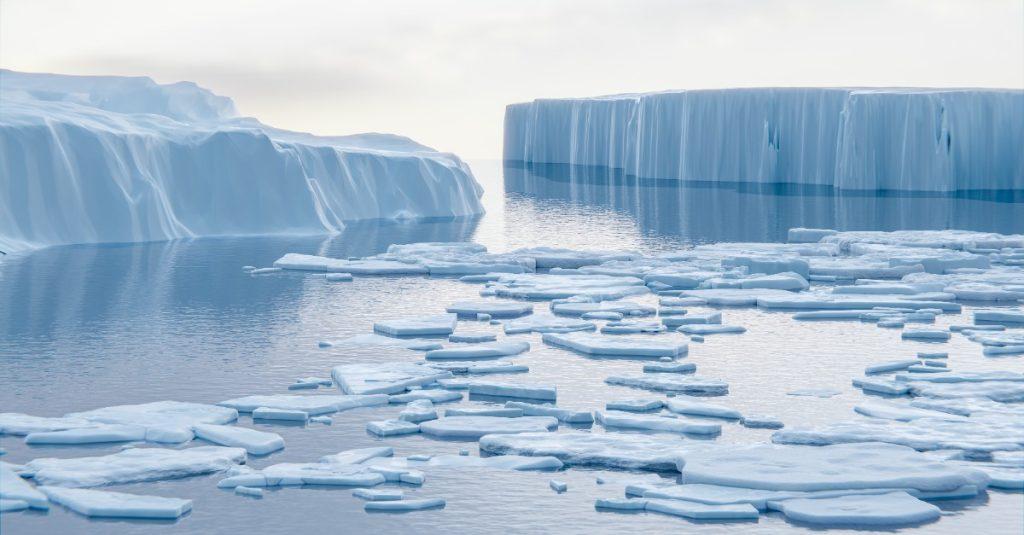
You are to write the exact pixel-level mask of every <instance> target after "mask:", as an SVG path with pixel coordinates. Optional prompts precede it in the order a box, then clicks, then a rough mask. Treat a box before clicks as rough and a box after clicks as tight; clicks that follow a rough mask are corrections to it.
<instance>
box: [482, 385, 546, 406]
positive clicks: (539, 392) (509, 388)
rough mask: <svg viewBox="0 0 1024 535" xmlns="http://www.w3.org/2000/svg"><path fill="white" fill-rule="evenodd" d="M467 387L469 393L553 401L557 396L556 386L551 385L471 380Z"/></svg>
mask: <svg viewBox="0 0 1024 535" xmlns="http://www.w3.org/2000/svg"><path fill="white" fill-rule="evenodd" d="M468 388H469V394H470V395H474V394H475V395H480V396H495V397H504V398H520V399H536V400H541V401H555V399H556V398H557V392H556V388H555V387H553V386H539V385H522V384H513V383H497V382H471V383H469V386H468Z"/></svg>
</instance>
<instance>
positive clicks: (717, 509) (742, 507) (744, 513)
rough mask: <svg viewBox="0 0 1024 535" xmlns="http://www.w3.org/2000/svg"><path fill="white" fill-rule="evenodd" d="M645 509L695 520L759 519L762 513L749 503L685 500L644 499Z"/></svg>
mask: <svg viewBox="0 0 1024 535" xmlns="http://www.w3.org/2000/svg"><path fill="white" fill-rule="evenodd" d="M644 501H645V502H646V504H645V505H644V510H646V511H654V512H658V513H663V514H667V515H673V516H680V517H683V518H692V519H695V520H757V518H758V516H759V515H760V513H759V512H758V510H757V509H756V508H755V507H754V506H753V505H750V504H749V503H737V504H728V505H708V504H705V503H697V502H690V501H685V500H657V499H644Z"/></svg>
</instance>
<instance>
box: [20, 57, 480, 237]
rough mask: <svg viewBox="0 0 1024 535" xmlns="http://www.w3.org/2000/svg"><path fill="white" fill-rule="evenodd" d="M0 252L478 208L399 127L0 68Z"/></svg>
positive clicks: (440, 158)
mask: <svg viewBox="0 0 1024 535" xmlns="http://www.w3.org/2000/svg"><path fill="white" fill-rule="evenodd" d="M0 89H2V93H0V99H2V102H3V113H2V115H0V250H4V251H11V250H17V249H27V248H33V247H40V246H47V245H56V244H64V243H92V242H129V241H148V240H162V239H169V238H178V237H190V236H204V235H244V234H272V233H276V234H286V233H287V234H299V233H301V234H314V233H327V232H335V231H337V230H340V229H341V228H342V227H343V226H344V222H345V221H352V220H365V219H377V218H384V219H409V218H436V217H442V218H447V217H458V216H468V215H474V214H479V213H481V212H482V211H483V210H482V207H481V205H480V201H479V197H480V194H481V192H482V190H481V188H480V186H479V185H478V184H477V183H476V181H475V180H474V179H473V176H472V174H471V173H470V170H469V168H468V167H467V166H466V165H465V164H464V163H463V162H462V161H461V160H459V158H458V157H456V156H454V155H452V154H446V153H440V152H437V151H434V150H433V149H430V148H429V147H425V146H423V145H420V144H418V143H415V142H413V141H412V140H409V139H408V138H404V137H400V136H392V135H385V134H360V135H355V136H341V137H317V136H313V135H310V134H303V133H298V132H288V131H284V130H278V129H275V128H271V127H268V126H266V125H263V124H261V123H260V122H258V121H256V120H255V119H251V118H239V117H236V116H235V114H234V113H235V112H234V105H233V104H232V102H231V100H230V99H227V98H224V97H220V96H217V95H214V94H213V93H210V92H209V91H207V90H205V89H202V88H199V87H197V86H195V85H194V84H191V83H179V84H171V85H158V84H156V83H154V82H153V81H152V80H150V79H148V78H124V77H91V76H90V77H84V76H61V75H44V74H23V73H15V72H11V71H6V70H5V71H0Z"/></svg>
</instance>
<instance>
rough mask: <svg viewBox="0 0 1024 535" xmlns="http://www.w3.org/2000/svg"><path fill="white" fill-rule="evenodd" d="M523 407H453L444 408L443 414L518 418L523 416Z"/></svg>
mask: <svg viewBox="0 0 1024 535" xmlns="http://www.w3.org/2000/svg"><path fill="white" fill-rule="evenodd" d="M523 414H524V413H523V409H517V408H514V407H480V408H454V409H445V411H444V415H445V416H446V417H448V416H498V417H501V418H518V417H520V416H523Z"/></svg>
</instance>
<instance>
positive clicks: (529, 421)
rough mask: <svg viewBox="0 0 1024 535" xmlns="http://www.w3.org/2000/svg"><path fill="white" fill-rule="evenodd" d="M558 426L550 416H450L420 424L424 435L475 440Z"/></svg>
mask: <svg viewBox="0 0 1024 535" xmlns="http://www.w3.org/2000/svg"><path fill="white" fill-rule="evenodd" d="M556 428H558V420H557V419H555V418H552V417H550V416H522V417H519V418H503V417H500V416H451V417H446V418H441V419H440V420H433V421H430V422H424V423H422V424H420V432H422V433H423V434H424V435H428V436H432V437H437V438H445V439H459V440H476V439H478V438H480V437H482V436H484V435H488V434H505V433H529V432H536V431H551V430H554V429H556Z"/></svg>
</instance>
